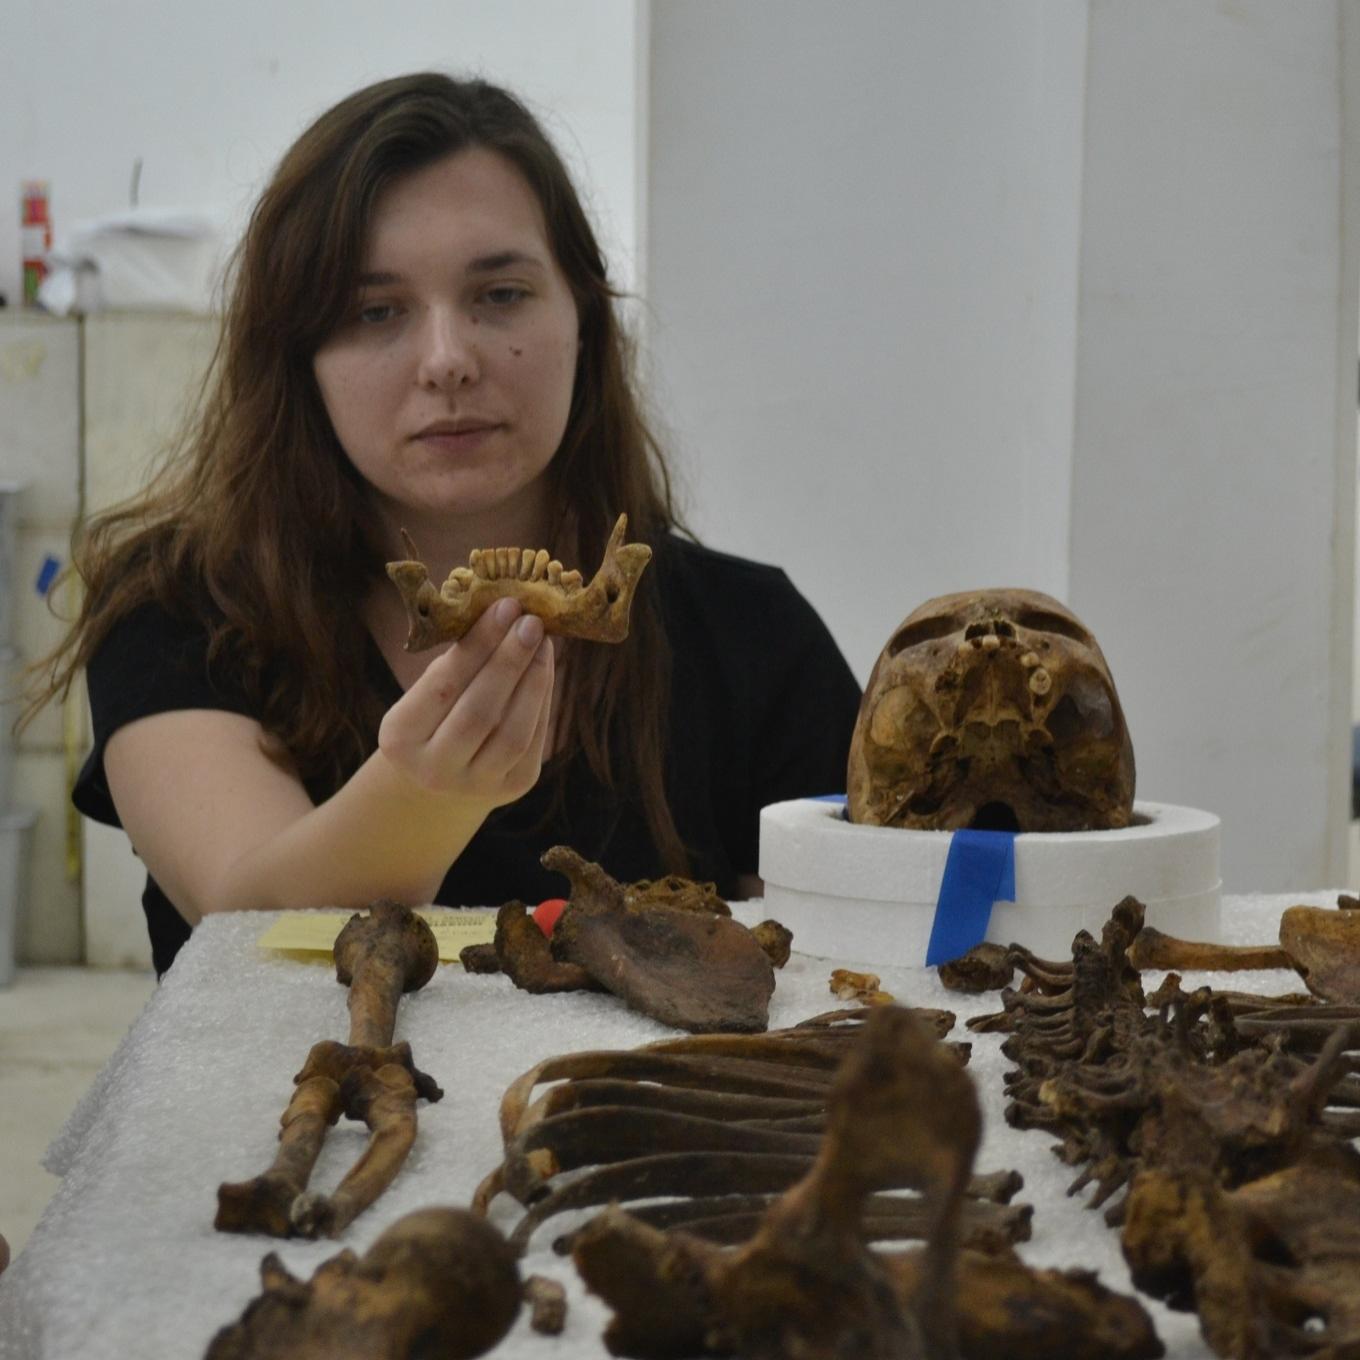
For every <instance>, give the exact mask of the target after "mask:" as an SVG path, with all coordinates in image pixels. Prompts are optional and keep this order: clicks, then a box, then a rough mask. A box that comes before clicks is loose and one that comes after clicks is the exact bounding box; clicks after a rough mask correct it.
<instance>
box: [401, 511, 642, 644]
mask: <svg viewBox="0 0 1360 1360" xmlns="http://www.w3.org/2000/svg"><path fill="white" fill-rule="evenodd" d="M627 530H628V516H627V515H620V516H619V518H618V521H617V522H616V523H615V525H614V531H613V533H612V534H611V535H610V537H609V542H608V544H607V545H606V547H605V550H604V560H603V561H602V562H601V564H600V569H599V570H598V571H597V572H596V573H595V575H594V576H593V577H592V578H591V581H590V584H589V585H584V586H583V585H582V584H581V573H580V572H579V571H563V570H562V564H561V563H560V562H558V561H555V560H550V559H549V557H548V553H547V550H546V549H540V550H539V551H538V552H537V553H533V552H532V551H531V550H530V549H528V548H526V549H524V550H523V551H521V550H520V549H519V548H488V549H476V550H474V551H473V553H472V555H471V557H470V558H469V560H468V565H467V566H466V567H455V568H454V570H453V572H452V573H451V574H450V575H449V577H448V579H447V580H446V581H445V582H444V583H443V584H442V585H441V586H439V587H438V588H436V587H435V585H434V583H433V582H432V581H431V580H430V573H429V570H428V568H426V566H425V564H424V563H423V562H421V561H420V559H419V554H418V553H417V552H416V548H415V544H414V543H412V542H411V540H410V538H409V537H407V536H406V535H405V533H404V532H403V538H404V540H405V544H406V551H407V553H408V554H409V560H407V561H402V562H389V563H388V564H387V574H388V576H389V577H390V578H391V580H392V582H393V584H395V586H396V587H397V589H398V590H399V591H400V592H401V598H402V601H403V603H404V604H405V605H406V614H407V619H408V622H409V624H410V631H409V634H408V636H407V639H406V650H407V651H408V652H420V651H424V650H425V648H427V647H433V646H435V644H436V643H440V642H449V641H452V640H453V639H456V638H460V637H462V636H463V634H464V633H466V632H467V630H468V629H469V628H471V627H472V625H473V624H474V623H476V621H477V620H478V618H480V617H481V615H482V614H483V613H485V612H486V610H487V609H489V608H490V607H491V606H492V605H493V604H494V603H495V602H496V601H497V600H500V599H504V598H506V597H507V596H509V597H510V598H512V599H515V600H518V601H519V603H520V605H521V606H522V607H523V608H524V610H525V611H526V612H528V613H530V614H537V615H538V616H539V617H540V618H541V619H542V620H543V626H544V628H546V629H547V631H548V632H550V633H561V634H562V635H563V636H565V637H576V638H584V639H586V640H588V641H591V642H622V641H623V640H624V638H626V637H627V636H628V614H629V611H630V609H631V608H632V604H633V594H634V592H635V591H636V590H637V583H638V579H639V578H640V577H641V575H642V571H643V568H644V567H646V565H647V563H648V562H650V561H651V558H652V550H651V549H650V548H649V547H647V545H646V544H645V543H628V544H625V543H624V541H623V538H624V534H625V533H626V532H627Z"/></svg>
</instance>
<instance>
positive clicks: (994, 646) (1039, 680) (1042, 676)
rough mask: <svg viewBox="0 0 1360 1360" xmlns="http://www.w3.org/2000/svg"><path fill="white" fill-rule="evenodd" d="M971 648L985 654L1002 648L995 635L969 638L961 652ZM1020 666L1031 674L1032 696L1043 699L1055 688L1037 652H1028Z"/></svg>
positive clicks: (988, 634)
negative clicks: (1040, 662)
mask: <svg viewBox="0 0 1360 1360" xmlns="http://www.w3.org/2000/svg"><path fill="white" fill-rule="evenodd" d="M970 647H972V648H980V649H981V650H982V651H984V652H995V651H997V650H999V649H1000V647H1001V639H1000V638H999V637H997V635H996V634H995V633H987V634H985V635H984V636H982V637H974V638H969V639H968V640H967V641H966V642H961V643H960V644H959V651H961V652H962V651H967V650H968V649H969V648H970ZM1020 664H1021V665H1022V666H1023V667H1024V668H1025V669H1026V670H1027V671H1029V673H1030V676H1029V691H1030V693H1031V694H1036V695H1039V696H1040V697H1042V696H1043V695H1045V694H1047V693H1048V691H1049V690H1050V689H1052V688H1053V677H1052V676H1051V675H1049V673H1048V672H1047V671H1046V670H1045V669H1044V668H1043V667H1042V666H1041V665H1040V664H1039V656H1038V653H1037V652H1026V653H1025V654H1024V656H1022V657H1021V658H1020Z"/></svg>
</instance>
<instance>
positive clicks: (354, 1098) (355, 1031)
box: [213, 901, 443, 1237]
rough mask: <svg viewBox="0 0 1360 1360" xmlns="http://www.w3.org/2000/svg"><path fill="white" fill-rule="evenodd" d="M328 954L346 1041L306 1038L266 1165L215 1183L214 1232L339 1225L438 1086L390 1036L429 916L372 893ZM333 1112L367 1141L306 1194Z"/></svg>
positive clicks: (331, 1229) (424, 974)
mask: <svg viewBox="0 0 1360 1360" xmlns="http://www.w3.org/2000/svg"><path fill="white" fill-rule="evenodd" d="M334 957H335V974H336V978H337V980H338V981H339V982H341V983H343V984H346V985H348V987H349V998H348V1006H349V1015H350V1033H349V1043H348V1044H338V1043H335V1042H333V1041H331V1040H323V1041H322V1042H321V1043H318V1044H314V1045H313V1047H312V1050H311V1052H310V1053H309V1054H308V1055H307V1062H306V1063H305V1064H304V1066H303V1068H302V1070H301V1071H300V1072H299V1073H298V1074H297V1076H296V1077H295V1078H294V1079H293V1080H294V1086H295V1089H294V1093H293V1098H292V1100H291V1101H290V1102H289V1104H288V1108H287V1109H286V1110H285V1111H284V1113H283V1118H282V1121H281V1123H282V1130H281V1132H280V1134H279V1149H278V1152H277V1154H276V1156H275V1158H274V1162H273V1165H272V1166H271V1167H270V1168H269V1170H268V1171H266V1172H264V1173H263V1174H262V1175H260V1176H257V1177H255V1178H254V1179H253V1180H249V1181H242V1182H226V1183H224V1184H222V1185H220V1186H219V1187H218V1190H217V1216H216V1218H215V1220H214V1223H213V1226H214V1227H216V1228H217V1229H218V1230H219V1231H220V1232H262V1233H268V1234H269V1235H270V1236H273V1237H288V1236H294V1235H301V1236H304V1237H316V1236H320V1235H322V1234H325V1235H328V1236H337V1235H339V1234H340V1233H341V1232H343V1231H344V1230H345V1228H346V1227H347V1226H348V1225H349V1224H350V1223H351V1222H352V1221H353V1220H354V1218H355V1216H356V1215H357V1214H359V1213H361V1212H362V1211H363V1210H364V1209H366V1208H367V1207H368V1206H369V1205H370V1204H372V1202H373V1201H374V1200H375V1199H376V1198H377V1197H378V1196H379V1195H380V1194H381V1193H382V1192H383V1190H385V1189H386V1188H387V1186H388V1185H390V1184H391V1182H392V1179H393V1178H394V1177H395V1176H396V1174H397V1172H398V1171H400V1170H401V1166H402V1163H403V1162H404V1161H405V1160H406V1155H407V1153H408V1152H409V1151H410V1149H411V1144H412V1143H413V1142H414V1140H415V1132H416V1114H415V1107H416V1100H417V1098H423V1099H425V1100H430V1101H434V1100H438V1099H439V1098H440V1096H441V1095H442V1094H443V1092H442V1091H440V1089H439V1087H438V1085H436V1083H435V1082H434V1080H433V1079H432V1078H431V1077H429V1076H427V1075H426V1074H425V1073H423V1072H420V1071H418V1070H417V1069H416V1067H415V1065H414V1063H413V1062H412V1060H411V1050H410V1046H409V1045H408V1044H405V1043H401V1044H396V1045H393V1043H392V1036H393V1032H394V1030H395V1027H396V1015H397V1005H398V1003H399V1002H400V1000H401V996H402V994H403V992H412V991H416V990H418V989H419V988H421V987H423V986H424V985H425V984H426V983H427V982H428V981H429V980H430V978H431V977H433V976H434V971H435V969H436V967H437V966H438V964H439V950H438V946H437V945H436V943H435V939H434V933H433V932H432V931H431V930H430V928H429V926H427V925H426V924H425V922H424V921H422V920H421V919H420V917H418V916H416V915H415V913H414V912H412V911H411V910H410V909H409V908H407V907H404V906H402V905H401V904H399V903H396V902H386V901H384V902H375V903H374V904H373V906H372V908H371V909H370V910H369V912H368V914H367V915H363V914H357V913H356V914H355V915H354V916H352V917H351V918H350V919H349V921H348V922H347V923H346V925H345V927H344V929H343V930H342V931H341V932H340V934H339V936H338V937H337V938H336V941H335V949H334ZM342 1113H344V1114H346V1115H348V1116H349V1117H350V1118H353V1119H362V1120H363V1121H364V1122H365V1123H366V1124H367V1125H368V1127H369V1130H370V1138H369V1143H368V1146H367V1147H366V1148H365V1150H364V1153H363V1154H362V1156H361V1157H360V1159H359V1161H358V1162H357V1163H356V1164H355V1165H354V1167H352V1168H351V1169H350V1171H349V1172H348V1174H347V1175H346V1176H345V1178H344V1180H342V1181H341V1183H340V1185H339V1186H338V1187H337V1189H336V1191H335V1193H334V1194H333V1195H332V1196H330V1197H326V1196H322V1195H309V1194H307V1193H306V1189H307V1182H308V1179H309V1178H310V1176H311V1173H312V1168H313V1167H314V1166H315V1164H316V1159H317V1156H318V1155H319V1154H320V1151H321V1145H322V1142H323V1140H324V1139H325V1136H326V1130H327V1128H329V1127H330V1125H332V1124H334V1123H335V1122H336V1120H337V1119H339V1117H340V1115H341V1114H342Z"/></svg>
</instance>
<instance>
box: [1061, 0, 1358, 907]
mask: <svg viewBox="0 0 1360 1360" xmlns="http://www.w3.org/2000/svg"><path fill="white" fill-rule="evenodd" d="M1357 18H1360V15H1357V12H1356V7H1355V5H1354V4H1352V3H1346V4H1335V3H1326V2H1325V0H1307V2H1306V3H1302V4H1290V5H1279V4H1274V3H1272V2H1271V0H1247V2H1244V3H1237V4H1233V5H1231V6H1228V5H1211V4H1207V3H1188V2H1187V0H1140V3H1139V4H1137V5H1128V4H1121V3H1119V2H1118V0H1095V3H1093V4H1092V5H1091V9H1090V36H1089V46H1088V64H1087V80H1086V118H1085V138H1084V147H1083V153H1082V175H1081V183H1082V201H1081V258H1080V271H1079V282H1078V298H1079V303H1078V312H1077V317H1078V327H1077V346H1076V368H1075V383H1074V390H1075V412H1074V414H1075V420H1074V436H1073V450H1072V453H1073V475H1072V502H1071V539H1070V553H1071V557H1070V573H1071V575H1070V581H1071V585H1070V596H1071V603H1072V604H1073V606H1074V607H1075V608H1076V610H1077V612H1078V613H1079V614H1081V615H1082V616H1083V617H1086V618H1087V619H1088V621H1089V622H1090V623H1091V624H1092V626H1093V627H1095V628H1097V630H1098V632H1099V635H1100V636H1101V637H1102V638H1103V639H1104V646H1105V649H1106V653H1107V656H1108V658H1109V660H1110V663H1111V667H1112V668H1113V670H1114V673H1115V675H1116V677H1117V679H1118V682H1119V685H1120V690H1121V693H1122V695H1123V699H1124V704H1125V708H1126V710H1127V715H1128V718H1129V722H1130V726H1131V730H1132V732H1133V738H1134V745H1135V750H1136V752H1137V755H1138V762H1139V776H1140V787H1142V788H1143V789H1145V790H1146V791H1147V793H1148V794H1149V795H1152V796H1155V797H1157V798H1160V799H1165V800H1167V801H1173V802H1186V803H1191V804H1193V805H1195V806H1199V807H1205V808H1209V809H1211V810H1213V811H1215V812H1217V813H1218V814H1219V815H1220V816H1221V817H1222V819H1223V864H1224V878H1225V883H1226V884H1227V886H1229V887H1230V888H1237V889H1248V888H1250V889H1257V888H1259V889H1263V890H1264V889H1288V888H1305V887H1322V886H1328V885H1341V884H1344V882H1345V873H1346V858H1345V850H1346V840H1345V826H1346V819H1347V817H1348V807H1349V785H1350V779H1349V768H1350V733H1349V727H1350V714H1351V704H1350V683H1351V675H1350V672H1351V631H1352V623H1351V619H1352V607H1351V596H1352V589H1353V577H1352V568H1351V555H1352V553H1353V550H1354V541H1355V523H1354V513H1355V491H1354V478H1355V447H1356V445H1355V410H1356V353H1357V346H1356V319H1357V300H1356V260H1357V235H1356V232H1357V228H1360V214H1357V211H1356V208H1357V200H1356V180H1355V173H1354V172H1355V168H1356V166H1355V156H1356V153H1357V151H1360V139H1357V128H1356V125H1355V117H1354V111H1353V109H1352V110H1351V112H1350V120H1351V121H1350V125H1349V126H1348V125H1347V123H1346V121H1345V119H1346V115H1345V112H1344V111H1345V109H1346V105H1347V101H1348V100H1349V101H1350V102H1351V103H1352V104H1353V102H1354V100H1355V99H1356V97H1357V96H1360V80H1357V79H1356V76H1357V67H1356V63H1355V56H1356V20H1357ZM1343 29H1344V30H1345V31H1344V32H1343ZM1347 59H1349V60H1347ZM1343 152H1349V157H1347V155H1344V154H1343Z"/></svg>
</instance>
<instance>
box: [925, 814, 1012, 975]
mask: <svg viewBox="0 0 1360 1360" xmlns="http://www.w3.org/2000/svg"><path fill="white" fill-rule="evenodd" d="M1014 901H1015V833H1014V832H1013V831H956V832H954V835H953V836H952V838H951V839H950V842H949V858H948V859H947V860H946V861H945V866H944V877H943V878H942V879H941V880H940V895H939V897H937V898H936V900H935V920H934V922H933V924H932V925H931V927H930V943H929V945H927V946H926V966H927V967H933V966H934V965H936V964H940V963H950V962H952V961H953V960H954V959H956V958H958V957H959V956H960V955H961V954H966V953H967V952H968V951H969V950H970V949H971V948H972V947H973V946H974V945H975V944H981V943H982V941H983V940H985V939H986V938H987V925H988V922H990V921H991V919H992V903H993V902H1014Z"/></svg>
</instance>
